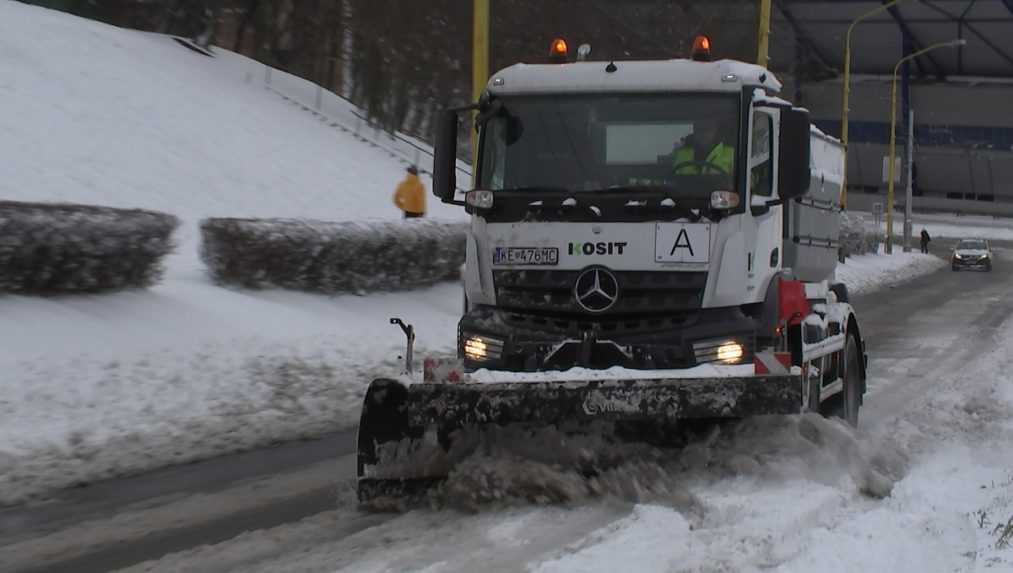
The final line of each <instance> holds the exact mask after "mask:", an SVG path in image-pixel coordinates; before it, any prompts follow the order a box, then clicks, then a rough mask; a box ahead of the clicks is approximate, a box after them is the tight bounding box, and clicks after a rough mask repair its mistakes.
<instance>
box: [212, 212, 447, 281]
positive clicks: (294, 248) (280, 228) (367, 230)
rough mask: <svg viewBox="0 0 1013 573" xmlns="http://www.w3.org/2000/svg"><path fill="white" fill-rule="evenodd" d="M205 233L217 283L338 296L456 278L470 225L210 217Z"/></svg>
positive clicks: (213, 275) (430, 222)
mask: <svg viewBox="0 0 1013 573" xmlns="http://www.w3.org/2000/svg"><path fill="white" fill-rule="evenodd" d="M201 232H202V234H203V237H204V240H203V242H202V244H201V258H202V259H203V261H204V263H205V264H206V265H207V266H208V269H209V270H210V272H211V276H212V277H213V278H214V280H215V281H217V282H220V283H224V284H233V285H239V286H243V287H247V288H264V287H272V286H273V287H280V288H289V289H297V290H305V291H315V292H326V293H334V292H369V291H382V290H400V289H410V288H418V287H421V286H427V285H431V284H433V283H435V282H438V281H441V280H447V279H451V278H454V277H455V275H457V274H458V273H459V270H460V268H461V266H462V265H463V264H464V252H465V240H466V233H467V225H466V224H464V223H437V222H434V221H422V220H412V221H405V222H400V221H399V222H396V223H328V222H324V221H313V220H306V219H299V220H291V219H207V220H205V221H203V222H202V223H201Z"/></svg>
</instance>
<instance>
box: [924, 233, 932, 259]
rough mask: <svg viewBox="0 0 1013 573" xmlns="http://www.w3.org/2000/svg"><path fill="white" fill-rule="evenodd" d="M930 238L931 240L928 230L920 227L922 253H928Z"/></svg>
mask: <svg viewBox="0 0 1013 573" xmlns="http://www.w3.org/2000/svg"><path fill="white" fill-rule="evenodd" d="M931 240H932V237H930V236H929V232H928V231H926V230H925V229H922V252H923V253H926V254H928V252H929V241H931Z"/></svg>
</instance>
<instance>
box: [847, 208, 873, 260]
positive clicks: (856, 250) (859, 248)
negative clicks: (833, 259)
mask: <svg viewBox="0 0 1013 573" xmlns="http://www.w3.org/2000/svg"><path fill="white" fill-rule="evenodd" d="M840 241H841V253H842V256H844V257H850V256H852V255H864V254H866V253H877V252H879V244H880V243H881V242H882V237H881V236H880V234H879V233H877V232H876V229H875V227H874V225H872V224H871V223H869V222H867V221H866V220H865V218H864V217H862V216H861V215H859V214H852V213H848V212H847V211H845V212H842V213H841V239H840Z"/></svg>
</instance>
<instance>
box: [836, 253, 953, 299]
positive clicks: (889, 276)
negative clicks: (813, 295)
mask: <svg viewBox="0 0 1013 573" xmlns="http://www.w3.org/2000/svg"><path fill="white" fill-rule="evenodd" d="M945 266H946V261H944V260H943V259H940V258H939V257H936V256H934V255H924V254H921V253H913V252H912V253H905V252H902V251H901V249H900V248H899V247H898V248H895V249H894V253H893V254H892V255H887V254H886V253H885V252H884V248H883V247H882V246H880V251H879V254H875V255H873V254H869V255H858V256H853V257H848V259H847V261H846V262H845V263H844V264H838V265H837V275H836V279H835V280H836V282H841V283H844V284H845V285H846V286H847V287H848V293H849V294H852V295H856V294H865V293H868V292H871V291H874V290H876V289H880V288H884V287H894V286H896V285H898V284H901V283H903V282H906V281H909V280H911V279H913V278H916V277H919V276H922V275H926V274H929V273H932V272H935V271H937V270H939V269H941V268H943V267H945Z"/></svg>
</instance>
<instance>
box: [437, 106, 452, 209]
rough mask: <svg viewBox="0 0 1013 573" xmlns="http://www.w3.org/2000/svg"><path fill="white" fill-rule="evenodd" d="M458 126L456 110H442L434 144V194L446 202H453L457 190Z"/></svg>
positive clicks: (438, 115)
mask: <svg viewBox="0 0 1013 573" xmlns="http://www.w3.org/2000/svg"><path fill="white" fill-rule="evenodd" d="M457 126H458V116H457V111H456V110H447V109H445V110H440V112H439V114H437V116H436V143H435V145H434V146H433V195H436V196H437V197H439V198H440V201H443V202H444V203H453V202H454V194H455V193H456V192H457Z"/></svg>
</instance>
